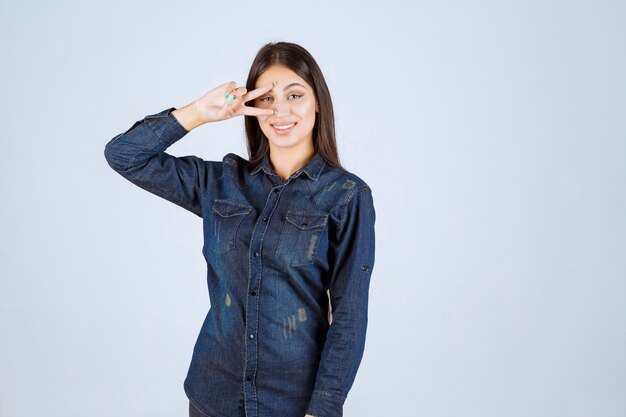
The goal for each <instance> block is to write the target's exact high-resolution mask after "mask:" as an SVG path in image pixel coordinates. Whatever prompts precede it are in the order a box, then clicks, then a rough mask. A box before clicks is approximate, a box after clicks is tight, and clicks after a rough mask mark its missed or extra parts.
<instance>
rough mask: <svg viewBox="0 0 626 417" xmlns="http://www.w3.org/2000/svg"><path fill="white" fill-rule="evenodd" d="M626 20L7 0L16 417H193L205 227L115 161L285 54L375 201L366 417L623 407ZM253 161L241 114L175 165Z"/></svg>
mask: <svg viewBox="0 0 626 417" xmlns="http://www.w3.org/2000/svg"><path fill="white" fill-rule="evenodd" d="M624 22H626V3H624V2H623V1H601V0H588V1H564V0H563V1H552V0H548V1H546V0H541V1H537V0H531V1H528V0H526V1H518V2H509V1H486V0H477V1H471V2H470V1H419V0H416V1H385V2H364V1H358V2H357V1H343V2H329V1H321V2H306V3H304V2H287V1H276V2H274V1H269V2H257V1H249V2H219V3H218V2H211V1H179V2H172V1H135V2H133V1H124V2H122V1H119V0H117V1H108V2H94V1H91V2H78V1H75V2H70V1H63V0H61V1H55V2H44V1H39V2H35V1H24V0H20V1H16V0H13V1H7V0H2V1H0V23H1V24H0V33H1V37H0V45H1V49H0V53H1V56H0V59H1V62H0V90H1V91H2V94H1V95H2V100H1V101H0V110H1V111H0V117H1V127H2V129H1V132H0V138H1V143H0V145H1V152H0V196H1V199H2V203H1V204H0V227H1V231H0V277H1V281H0V308H1V314H0V335H1V336H0V366H1V368H0V416H2V417H18V416H20V417H21V416H35V415H41V416H63V417H74V416H84V415H89V416H92V417H105V416H106V417H109V416H145V417H148V416H149V417H160V416H180V417H182V416H186V415H187V399H186V397H185V394H184V391H183V385H182V384H183V380H184V377H185V375H186V372H187V369H188V366H189V361H190V359H191V355H192V349H193V345H194V343H195V340H196V336H197V334H198V331H199V330H200V326H201V324H202V321H203V319H204V316H205V314H206V312H207V310H208V308H209V302H208V293H207V289H206V282H205V279H206V266H205V263H204V258H203V257H202V252H201V250H202V220H201V219H200V218H199V217H196V216H194V215H193V214H191V213H189V212H187V211H185V210H184V209H182V208H180V207H178V206H176V205H174V204H172V203H170V202H167V201H166V200H163V199H160V198H159V197H156V196H154V195H152V194H149V193H148V192H146V191H144V190H142V189H140V188H138V187H136V186H134V185H133V184H131V183H130V182H128V181H127V180H125V179H124V178H122V177H121V176H120V175H118V174H117V173H116V172H114V171H113V170H112V169H111V168H110V167H109V166H108V165H107V163H106V160H105V158H104V155H103V152H104V146H105V144H106V143H107V142H108V141H109V140H110V139H111V138H112V137H114V136H115V135H117V134H118V133H121V132H123V131H125V130H126V129H128V128H129V127H130V126H131V125H132V123H133V122H134V121H136V120H139V119H141V118H143V117H144V116H145V115H148V114H154V113H157V112H159V111H161V110H163V109H166V108H168V107H177V108H178V107H182V106H184V105H185V104H187V103H189V102H191V101H193V100H195V99H196V98H198V97H200V96H201V95H202V94H204V93H205V92H206V91H208V90H210V89H212V88H214V87H216V86H217V85H219V84H221V83H225V82H227V81H237V82H238V84H239V85H244V84H245V80H246V77H247V73H248V70H249V67H250V64H251V63H252V59H253V58H254V55H255V54H256V52H257V51H258V49H259V48H260V47H261V46H262V45H263V44H265V43H266V42H270V41H280V40H282V41H289V42H295V43H299V44H300V45H302V46H304V47H305V48H306V49H308V50H309V51H310V52H311V53H312V55H313V56H314V57H315V59H316V60H317V62H318V63H319V65H320V67H321V69H322V71H323V72H324V74H325V76H326V80H327V82H328V84H329V88H330V91H331V94H332V98H333V102H334V105H335V114H336V122H337V134H338V146H339V150H340V157H341V159H342V161H343V163H344V164H345V166H346V168H348V169H349V170H351V171H352V172H354V173H356V174H357V175H359V176H361V177H362V178H363V179H364V180H365V181H367V182H368V183H369V184H370V186H371V187H372V190H373V196H374V203H375V208H376V210H377V222H376V233H377V253H376V265H375V268H374V272H373V275H372V284H371V290H370V313H369V318H370V319H369V320H370V321H369V327H368V334H367V345H366V348H365V353H364V357H363V361H362V363H361V367H360V369H359V372H358V374H357V378H356V381H355V383H354V386H353V388H352V390H351V391H350V394H349V396H348V399H347V401H346V405H345V416H346V417H357V416H362V417H370V416H372V417H374V416H376V417H386V416H391V417H396V416H402V417H404V416H410V417H412V416H416V417H417V416H428V417H453V416H454V417H458V416H464V417H502V416H506V417H528V416H534V417H543V416H546V417H547V416H559V417H569V416H572V417H578V416H580V417H589V416H594V417H599V416H602V417H613V416H615V417H617V416H624V415H626V396H624V393H626V192H625V190H626V143H625V141H626V117H625V116H626V54H625V53H624V51H626V25H625V24H624ZM245 149H246V148H245V137H244V128H243V117H238V118H234V119H230V120H228V121H224V122H221V123H216V124H209V125H204V126H201V127H199V128H198V129H196V130H194V131H192V132H190V133H189V134H188V135H187V136H186V137H185V138H183V139H182V140H181V141H179V142H178V143H176V144H174V145H173V146H172V147H170V148H169V149H168V152H169V153H171V154H174V155H177V156H183V155H190V154H195V155H198V156H201V157H203V158H204V159H207V160H221V158H222V157H223V156H224V155H225V154H226V153H228V152H235V153H237V154H239V155H241V156H244V157H247V153H246V150H245ZM277 417H291V416H277ZM294 417H304V416H294Z"/></svg>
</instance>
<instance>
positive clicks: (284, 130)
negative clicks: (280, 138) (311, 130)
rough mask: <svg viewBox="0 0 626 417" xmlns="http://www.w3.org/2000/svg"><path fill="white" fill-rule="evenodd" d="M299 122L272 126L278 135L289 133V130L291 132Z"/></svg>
mask: <svg viewBox="0 0 626 417" xmlns="http://www.w3.org/2000/svg"><path fill="white" fill-rule="evenodd" d="M297 124H298V123H292V124H290V125H282V126H278V125H272V128H273V129H274V132H276V134H277V135H288V134H289V132H291V131H292V130H293V128H294V126H295V125H297Z"/></svg>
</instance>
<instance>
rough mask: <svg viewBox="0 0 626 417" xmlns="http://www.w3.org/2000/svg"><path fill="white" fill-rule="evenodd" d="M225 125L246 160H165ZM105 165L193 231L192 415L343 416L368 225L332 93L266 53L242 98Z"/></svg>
mask: <svg viewBox="0 0 626 417" xmlns="http://www.w3.org/2000/svg"><path fill="white" fill-rule="evenodd" d="M248 102H249V104H246V103H248ZM235 116H244V118H245V127H246V135H247V144H248V152H249V158H248V159H245V158H242V157H241V156H239V155H236V154H234V153H229V154H227V155H225V156H224V158H223V159H222V160H221V161H205V160H203V159H201V158H199V157H197V156H193V155H192V156H183V157H175V156H173V155H170V154H168V153H166V152H165V150H166V149H167V148H168V147H169V146H171V145H172V144H173V143H175V142H176V141H178V140H179V139H181V138H182V137H183V136H185V135H186V134H187V133H188V132H189V131H191V130H192V129H194V128H196V127H198V126H200V125H202V124H205V123H211V122H218V121H221V120H227V119H230V118H232V117H235ZM105 157H106V160H107V161H108V163H109V165H110V166H111V167H112V168H113V169H114V170H115V171H117V172H118V173H119V174H121V175H122V176H123V177H124V178H126V179H128V180H129V181H131V182H132V183H134V184H135V185H137V186H139V187H141V188H143V189H145V190H147V191H149V192H151V193H153V194H155V195H158V196H160V197H162V198H164V199H166V200H169V201H171V202H173V203H175V204H177V205H179V206H181V207H183V208H185V209H187V210H189V211H190V212H192V213H194V214H196V215H198V216H199V217H201V218H202V219H203V230H204V246H203V248H202V253H203V255H204V257H205V260H206V263H207V285H208V291H209V298H210V303H211V306H210V309H209V311H208V313H207V315H206V318H205V320H204V323H203V325H202V328H201V329H200V333H199V335H198V338H197V341H196V344H195V346H194V350H193V356H192V359H191V364H190V366H189V370H188V374H187V377H186V379H185V381H184V390H185V393H186V395H187V397H188V398H189V413H190V416H209V417H239V416H248V417H305V416H309V417H310V416H315V417H339V416H342V412H343V411H342V410H343V404H344V402H345V400H346V397H347V395H348V391H349V390H350V388H351V387H352V384H353V382H354V379H355V377H356V373H357V369H358V367H359V365H360V362H361V358H362V355H363V352H364V347H365V334H366V328H367V319H368V316H367V313H368V291H369V284H370V277H371V273H372V268H373V266H374V249H375V239H374V222H375V217H376V216H375V211H374V205H373V199H372V191H371V189H370V187H369V186H368V184H367V183H365V181H363V180H362V179H361V178H359V177H358V176H357V175H355V174H353V173H350V172H348V171H347V170H346V169H344V168H343V167H342V166H341V164H340V163H339V162H338V160H339V158H338V155H337V147H336V143H335V131H334V116H333V106H332V101H331V97H330V93H329V91H328V87H327V86H326V82H325V81H324V77H323V75H322V72H321V70H320V69H319V67H318V65H317V63H316V62H315V60H314V59H313V57H312V56H311V55H310V54H309V53H308V51H306V50H305V49H304V48H302V47H301V46H299V45H297V44H293V43H288V42H277V43H269V44H267V45H265V46H263V47H262V48H261V49H260V50H259V52H258V54H257V56H256V58H255V59H254V62H253V63H252V67H251V69H250V73H249V75H248V80H247V83H246V86H245V87H243V86H239V87H237V85H236V83H235V82H229V83H225V84H222V85H220V86H218V87H216V88H214V89H212V90H210V91H209V92H207V93H206V94H204V95H203V96H202V97H200V98H198V99H197V100H195V101H193V102H191V103H189V104H188V105H186V106H184V107H182V108H179V109H176V108H174V107H172V108H168V109H165V110H163V111H161V112H159V113H156V114H152V115H147V116H145V117H144V118H143V119H141V120H138V121H136V122H135V123H134V124H133V125H132V126H131V127H130V128H129V129H128V130H127V131H126V132H124V133H121V134H119V135H117V136H115V137H114V138H113V139H111V141H110V142H109V143H108V144H107V145H106V148H105Z"/></svg>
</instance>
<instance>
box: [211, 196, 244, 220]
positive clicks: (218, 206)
mask: <svg viewBox="0 0 626 417" xmlns="http://www.w3.org/2000/svg"><path fill="white" fill-rule="evenodd" d="M250 210H252V206H249V205H246V204H241V203H236V202H234V201H228V200H219V199H218V200H214V201H213V211H215V212H216V213H217V214H219V215H220V216H222V217H231V216H240V215H242V214H248V213H250Z"/></svg>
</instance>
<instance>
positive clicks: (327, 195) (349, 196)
mask: <svg viewBox="0 0 626 417" xmlns="http://www.w3.org/2000/svg"><path fill="white" fill-rule="evenodd" d="M317 183H318V184H316V188H317V193H315V194H316V200H317V201H318V203H326V204H331V203H335V204H338V205H341V206H346V205H348V204H349V203H350V201H352V200H353V198H354V197H355V196H356V195H358V194H364V193H366V194H371V188H370V186H369V184H368V183H367V182H366V181H365V180H364V179H363V178H362V177H360V176H359V175H357V174H356V173H354V172H351V171H349V170H347V169H345V168H343V167H339V166H336V165H331V164H328V163H326V166H325V167H324V169H323V170H322V173H321V175H320V177H319V181H317Z"/></svg>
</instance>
